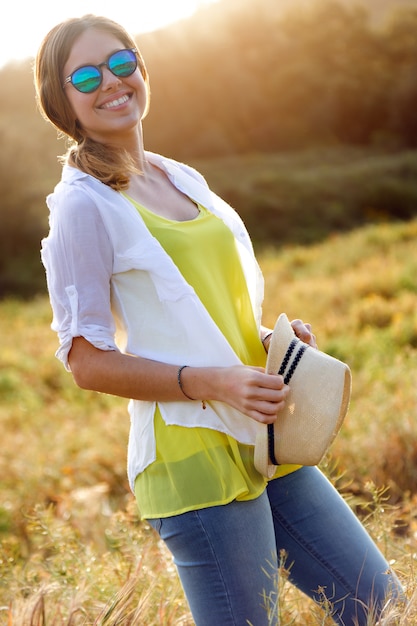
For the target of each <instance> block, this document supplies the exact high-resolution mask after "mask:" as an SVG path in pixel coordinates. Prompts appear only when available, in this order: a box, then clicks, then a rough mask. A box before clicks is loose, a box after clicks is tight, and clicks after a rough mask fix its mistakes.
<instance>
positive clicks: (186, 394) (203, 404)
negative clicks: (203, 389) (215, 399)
mask: <svg viewBox="0 0 417 626" xmlns="http://www.w3.org/2000/svg"><path fill="white" fill-rule="evenodd" d="M186 367H189V365H181V367H180V368H179V369H178V374H177V381H178V387H179V388H180V389H181V391H182V393H183V394H184V396H185V397H186V398H188V400H192V401H193V402H196V398H192V397H191V396H189V395H188V393H185V391H184V387H183V386H182V382H181V372H182V370H183V369H185V368H186ZM201 406H202V407H203V409H205V408H206V403H205V402H204V400H201Z"/></svg>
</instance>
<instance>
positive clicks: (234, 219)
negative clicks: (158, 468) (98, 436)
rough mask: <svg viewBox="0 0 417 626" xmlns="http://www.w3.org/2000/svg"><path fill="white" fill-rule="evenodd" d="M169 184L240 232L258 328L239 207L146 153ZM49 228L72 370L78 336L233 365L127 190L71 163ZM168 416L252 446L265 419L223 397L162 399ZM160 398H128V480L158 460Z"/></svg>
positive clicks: (256, 289) (146, 352) (176, 360)
mask: <svg viewBox="0 0 417 626" xmlns="http://www.w3.org/2000/svg"><path fill="white" fill-rule="evenodd" d="M146 156H147V159H148V161H150V162H151V163H153V164H154V165H156V166H157V167H159V168H161V169H162V170H163V171H165V172H166V174H167V175H168V177H169V178H170V180H171V182H172V183H173V184H174V185H175V186H176V187H177V188H178V189H179V190H180V191H181V192H182V193H184V194H186V195H187V196H189V197H190V198H191V199H192V200H193V201H195V202H197V203H200V204H202V205H203V206H205V207H206V208H207V209H208V210H210V211H212V212H213V213H214V214H215V215H217V216H218V217H220V218H221V219H222V220H223V221H224V222H225V224H226V225H227V226H228V227H229V228H230V229H231V231H232V232H233V234H234V236H235V239H236V243H237V247H238V250H239V253H240V257H241V261H242V267H243V269H244V272H245V277H246V280H247V283H248V290H249V294H250V297H251V302H252V306H253V311H254V316H255V320H256V322H257V324H258V327H259V326H260V320H261V304H262V299H263V277H262V274H261V271H260V268H259V265H258V263H257V261H256V259H255V256H254V254H253V249H252V244H251V241H250V238H249V235H248V233H247V231H246V228H245V226H244V224H243V222H242V220H241V219H240V217H239V216H238V215H237V213H236V212H235V211H234V210H233V209H232V208H231V207H230V206H229V205H228V204H226V203H225V202H224V201H223V200H221V198H219V197H218V196H216V195H215V194H214V193H213V192H212V191H210V189H209V187H208V185H207V183H206V181H205V180H204V178H203V177H202V176H201V175H200V174H198V173H197V172H196V171H195V170H193V169H192V168H190V167H188V166H186V165H184V164H181V163H178V162H176V161H173V160H171V159H166V158H163V157H161V156H159V155H156V154H153V153H146ZM47 204H48V207H49V209H50V232H49V235H48V237H47V238H46V239H44V240H43V241H42V251H41V256H42V261H43V263H44V265H45V268H46V273H47V282H48V290H49V295H50V300H51V305H52V309H53V321H52V328H53V330H55V331H56V332H57V333H58V336H59V341H60V347H59V349H58V351H57V357H58V358H59V359H60V360H61V361H62V362H63V363H64V365H65V367H66V368H67V369H68V370H69V364H68V353H69V351H70V349H71V345H72V340H73V338H74V337H78V336H82V337H84V338H85V339H87V340H88V341H89V342H90V343H91V344H92V345H94V346H95V347H97V348H99V349H101V350H120V351H121V352H125V353H129V354H132V355H137V356H141V357H144V358H149V359H153V360H157V361H160V362H164V363H170V364H180V365H182V364H184V365H190V366H195V367H199V366H204V367H205V366H207V367H210V366H231V365H236V364H239V363H240V360H239V358H238V357H237V355H236V354H235V352H234V351H233V350H232V348H231V347H230V345H229V343H228V342H227V340H226V339H225V337H224V335H223V334H222V333H221V332H220V330H219V329H218V327H217V326H216V324H215V323H214V322H213V320H212V318H211V317H210V316H209V314H208V312H207V310H206V309H205V307H204V306H203V304H202V303H201V301H200V299H199V298H198V297H197V295H196V293H195V291H194V289H193V288H192V287H191V286H190V285H189V284H188V283H187V282H186V281H185V279H184V278H183V276H182V274H181V273H180V272H179V270H178V269H177V267H176V265H175V264H174V263H173V261H172V259H171V258H170V256H169V255H168V254H167V253H166V252H165V251H164V249H163V248H162V246H161V245H160V244H159V242H158V241H157V240H156V239H155V238H154V237H153V236H152V235H151V234H150V232H149V230H148V229H147V227H146V226H145V224H144V222H143V220H142V218H141V216H140V214H139V212H138V211H137V210H136V209H135V207H134V206H133V205H132V204H131V202H129V201H128V200H127V199H125V198H124V197H123V195H122V194H120V193H118V192H116V191H114V190H113V189H111V188H110V187H109V186H108V185H105V184H103V183H101V182H100V181H99V180H97V179H96V178H94V177H92V176H89V175H88V174H84V173H83V172H81V171H79V170H78V169H76V168H73V167H70V166H68V165H66V166H64V168H63V172H62V179H61V181H60V182H59V183H58V185H57V186H56V188H55V190H54V192H53V193H52V194H50V195H49V196H48V198H47ZM158 404H159V408H160V411H161V414H162V417H163V419H164V420H165V422H166V423H167V424H176V425H180V426H186V427H195V426H200V427H205V428H213V429H216V430H219V431H221V432H224V433H227V434H229V435H231V436H232V437H234V438H235V439H237V440H238V441H240V442H241V443H246V444H250V445H254V443H255V439H256V435H257V433H258V432H259V428H260V424H258V423H257V422H256V421H254V420H252V419H251V418H249V417H247V416H245V415H244V414H243V413H240V412H239V411H237V410H235V409H233V408H231V407H230V406H228V405H226V404H224V403H221V402H208V403H206V404H207V409H206V410H203V409H202V406H201V403H200V402H197V401H196V402H189V401H184V402H160V403H158ZM155 406H156V402H149V401H139V400H131V401H130V402H129V413H130V418H131V428H130V434H129V445H128V478H129V483H130V486H131V488H132V490H133V488H134V481H135V478H136V476H137V474H138V473H140V472H142V471H143V470H144V469H145V467H147V465H149V464H150V463H152V461H153V460H154V459H155V447H156V445H155V436H154V429H153V416H154V413H155Z"/></svg>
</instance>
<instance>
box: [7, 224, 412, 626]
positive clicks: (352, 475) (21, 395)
mask: <svg viewBox="0 0 417 626" xmlns="http://www.w3.org/2000/svg"><path fill="white" fill-rule="evenodd" d="M416 243H417V221H415V220H414V221H410V222H409V223H408V224H396V225H377V226H375V225H373V226H367V227H364V228H361V229H357V230H355V231H352V232H350V233H348V234H344V235H335V236H333V237H332V238H329V239H328V240H327V241H325V242H322V243H319V244H316V245H314V246H309V247H308V248H306V247H302V246H294V247H288V248H285V249H282V250H281V251H280V252H279V253H278V252H277V251H276V250H272V249H271V250H270V251H269V252H268V251H265V252H264V253H263V254H261V255H260V256H259V260H260V264H261V267H262V269H263V272H264V275H265V283H266V299H265V304H264V320H263V321H264V322H265V323H266V324H268V325H270V326H272V325H273V323H274V322H275V319H276V317H277V315H278V314H279V313H280V312H282V311H285V312H286V313H287V314H288V316H289V317H291V318H294V317H301V318H302V319H304V320H305V321H309V322H311V323H312V325H313V329H314V332H315V333H316V335H317V338H318V342H319V347H320V348H321V349H322V350H324V351H327V352H329V353H330V354H333V355H334V356H337V357H339V358H341V359H343V360H345V361H346V362H347V363H348V364H349V365H350V367H351V369H352V374H353V391H352V400H351V405H350V409H349V413H348V415H347V418H346V420H345V422H344V424H343V426H342V429H341V431H340V434H339V435H338V437H337V438H336V440H335V442H334V443H333V445H332V447H331V449H330V451H329V454H328V455H327V457H326V459H325V461H324V462H323V464H322V467H323V470H324V471H325V472H326V474H327V475H328V476H329V477H330V479H331V480H332V481H333V482H334V483H335V484H337V486H338V487H339V488H340V489H341V491H342V492H343V494H344V496H345V498H346V500H347V501H348V502H349V504H350V506H351V507H352V508H354V509H355V510H356V511H357V512H358V514H359V515H360V516H361V517H362V519H363V520H364V523H365V525H366V527H367V529H368V530H369V532H370V533H371V534H372V535H373V537H374V538H375V540H376V541H377V542H378V544H379V546H380V547H381V550H382V551H383V552H384V553H385V554H386V556H387V558H388V559H389V561H390V562H391V563H393V564H395V569H396V570H397V571H398V573H399V575H400V577H401V579H402V581H403V582H404V584H405V586H406V588H407V593H408V594H409V597H410V598H412V597H413V598H414V602H412V603H411V605H410V606H409V607H408V609H407V612H406V613H404V615H401V619H400V618H398V620H387V621H385V620H384V623H386V624H390V625H391V626H415V624H416V623H417V600H416V596H415V595H414V596H413V591H414V592H415V589H416V577H415V557H414V555H415V554H416V553H417V533H416V531H417V524H416V514H415V511H416V503H417V422H416V419H415V411H416V403H417V387H416V384H415V379H416V371H417V282H416V276H417V259H416V254H415V249H416ZM50 322H51V311H50V308H49V303H48V301H47V298H46V297H42V298H40V297H39V298H37V299H35V300H33V301H31V302H30V303H27V304H24V303H21V302H17V301H15V300H8V301H3V302H0V325H1V327H2V328H5V329H7V332H6V333H4V334H3V335H2V341H1V344H0V395H1V404H0V417H1V424H2V454H1V456H0V490H1V493H2V501H1V503H0V549H1V550H0V557H1V558H0V608H1V609H2V613H1V615H2V617H4V618H5V619H6V621H7V623H8V624H13V625H14V624H16V625H21V624H29V623H30V624H31V625H32V626H52V624H53V625H55V626H70V625H71V626H83V625H85V624H86V623H89V624H93V623H94V624H97V625H99V624H100V625H101V626H104V625H106V626H116V625H120V624H121V623H124V622H125V619H124V618H125V617H126V624H128V623H132V624H133V623H136V624H159V625H161V626H174V624H179V623H181V624H184V626H185V624H189V625H191V623H192V622H191V621H189V620H188V621H187V617H186V616H187V608H186V606H185V603H184V601H183V596H182V594H181V591H180V589H179V586H178V580H177V578H176V576H175V574H174V572H173V568H172V564H171V562H170V560H169V558H168V557H167V554H166V552H165V551H164V549H163V548H162V546H161V543H160V542H158V541H157V540H156V538H155V536H154V535H153V534H152V533H151V532H150V529H149V527H148V526H147V525H146V524H143V523H141V522H140V521H139V520H138V513H137V509H136V504H135V502H134V499H133V496H132V494H130V493H129V488H128V485H127V481H126V441H127V436H128V430H129V420H128V415H127V409H126V401H124V400H123V399H121V398H114V397H111V396H106V395H102V394H95V393H93V392H87V391H83V390H81V389H79V388H77V387H76V386H75V385H74V383H73V381H72V378H71V376H70V374H69V373H68V372H66V371H65V370H64V368H63V367H62V365H61V364H60V363H59V362H58V361H57V359H55V357H54V352H55V350H56V347H57V339H56V337H55V334H54V333H53V332H52V331H51V329H50V327H49V325H50ZM283 574H284V575H283V577H282V580H281V590H282V593H281V600H280V602H281V624H282V626H290V624H303V626H318V625H319V624H320V625H321V626H324V624H326V626H330V623H332V622H330V620H325V619H324V617H323V614H322V613H321V612H319V611H318V610H317V609H315V608H314V607H312V605H311V603H309V602H308V601H307V600H306V598H305V597H303V596H302V595H301V594H297V592H295V591H294V589H293V588H291V587H289V586H287V584H286V583H285V572H283ZM116 594H118V595H117V597H116ZM110 601H112V603H111V604H106V603H108V602H110ZM71 611H72V612H73V613H71ZM135 611H140V619H137V620H136V622H135V621H133V622H132V621H130V622H129V615H133V614H134V612H135ZM29 615H33V620H32V621H30V620H29V619H28V616H29ZM98 615H102V616H103V615H105V618H104V617H103V618H102V620H100V619H99V618H98ZM135 615H136V614H135ZM7 616H8V620H7ZM23 616H25V617H23ZM67 616H70V617H67ZM181 618H182V619H181ZM3 622H4V623H6V622H5V621H4V620H3ZM3 622H2V623H3ZM369 626H376V625H375V624H374V623H373V622H372V621H370V622H369Z"/></svg>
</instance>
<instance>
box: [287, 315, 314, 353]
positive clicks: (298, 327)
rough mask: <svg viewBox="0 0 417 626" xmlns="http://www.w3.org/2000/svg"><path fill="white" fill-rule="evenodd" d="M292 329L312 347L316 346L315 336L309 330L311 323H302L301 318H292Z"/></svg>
mask: <svg viewBox="0 0 417 626" xmlns="http://www.w3.org/2000/svg"><path fill="white" fill-rule="evenodd" d="M291 326H292V329H293V331H294V333H295V334H296V336H297V337H298V338H299V339H301V341H304V343H307V344H308V345H309V346H311V347H312V348H317V343H316V336H315V335H313V333H312V331H311V324H304V322H303V321H302V320H293V321H292V322H291Z"/></svg>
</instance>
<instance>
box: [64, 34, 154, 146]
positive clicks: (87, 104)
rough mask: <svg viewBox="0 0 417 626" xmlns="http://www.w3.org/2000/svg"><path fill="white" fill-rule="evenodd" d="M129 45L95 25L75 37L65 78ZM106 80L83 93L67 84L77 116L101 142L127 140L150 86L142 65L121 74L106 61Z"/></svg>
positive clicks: (100, 61) (140, 114)
mask: <svg viewBox="0 0 417 626" xmlns="http://www.w3.org/2000/svg"><path fill="white" fill-rule="evenodd" d="M124 48H126V46H125V45H124V44H123V43H122V42H121V41H120V40H119V39H118V38H117V37H115V36H114V35H112V34H110V33H107V32H105V31H101V30H96V29H91V30H88V31H85V32H84V33H83V34H82V35H80V37H79V38H78V39H77V40H76V41H75V43H74V45H73V47H72V50H71V52H70V55H69V57H68V60H67V62H66V63H65V66H64V71H63V76H62V80H63V81H64V79H65V78H66V77H67V76H69V75H70V74H71V73H72V72H73V71H74V70H76V69H77V68H79V67H80V66H82V65H100V64H102V63H103V62H104V61H106V60H107V59H108V57H109V56H110V55H111V54H112V53H113V52H116V51H117V50H122V49H124ZM101 70H102V72H103V80H102V83H101V85H100V86H99V88H98V89H97V90H96V91H93V92H92V93H81V92H80V91H77V89H76V88H75V87H74V86H73V85H72V84H71V83H67V84H66V85H65V87H64V89H65V94H66V96H67V98H68V101H69V103H70V106H71V108H72V110H73V113H74V117H75V118H76V119H77V120H78V123H79V125H80V126H81V128H82V129H83V130H84V133H85V134H86V135H87V136H88V137H90V138H92V139H95V140H96V141H99V142H101V143H113V144H114V143H116V144H119V143H121V144H123V141H124V140H126V139H127V137H128V136H129V134H131V133H132V131H135V132H136V131H137V128H138V124H139V123H140V120H141V119H142V116H143V113H144V111H145V109H146V101H147V90H146V85H145V81H144V79H143V76H142V74H141V71H140V68H137V69H136V70H135V71H134V72H133V74H131V75H130V76H127V77H123V78H122V77H118V76H115V75H114V74H112V73H111V72H110V70H109V69H108V68H107V67H105V66H104V65H102V66H101Z"/></svg>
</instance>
